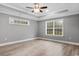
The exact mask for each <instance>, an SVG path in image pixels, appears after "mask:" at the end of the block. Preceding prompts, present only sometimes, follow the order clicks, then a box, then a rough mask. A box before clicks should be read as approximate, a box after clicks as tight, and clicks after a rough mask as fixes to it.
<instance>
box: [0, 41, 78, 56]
mask: <svg viewBox="0 0 79 59" xmlns="http://www.w3.org/2000/svg"><path fill="white" fill-rule="evenodd" d="M75 55H77V56H79V46H75V45H69V44H62V43H57V42H51V41H45V40H32V41H28V42H22V43H17V44H13V45H8V46H2V47H0V56H75Z"/></svg>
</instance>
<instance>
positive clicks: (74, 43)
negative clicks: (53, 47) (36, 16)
mask: <svg viewBox="0 0 79 59" xmlns="http://www.w3.org/2000/svg"><path fill="white" fill-rule="evenodd" d="M38 39H43V40H49V41H53V42H60V43H66V44H72V45H78V46H79V43H76V42H68V41H61V40H54V39H48V38H42V37H38Z"/></svg>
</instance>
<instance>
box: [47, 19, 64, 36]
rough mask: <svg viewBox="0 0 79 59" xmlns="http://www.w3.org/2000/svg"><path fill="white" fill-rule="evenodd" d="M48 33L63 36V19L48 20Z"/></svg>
mask: <svg viewBox="0 0 79 59" xmlns="http://www.w3.org/2000/svg"><path fill="white" fill-rule="evenodd" d="M46 35H53V36H63V20H62V19H58V20H50V21H46Z"/></svg>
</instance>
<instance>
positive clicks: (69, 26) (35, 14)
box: [0, 3, 79, 56]
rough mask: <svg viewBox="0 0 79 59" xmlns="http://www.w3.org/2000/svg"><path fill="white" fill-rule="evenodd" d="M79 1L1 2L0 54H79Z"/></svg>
mask: <svg viewBox="0 0 79 59" xmlns="http://www.w3.org/2000/svg"><path fill="white" fill-rule="evenodd" d="M78 55H79V3H0V56H78Z"/></svg>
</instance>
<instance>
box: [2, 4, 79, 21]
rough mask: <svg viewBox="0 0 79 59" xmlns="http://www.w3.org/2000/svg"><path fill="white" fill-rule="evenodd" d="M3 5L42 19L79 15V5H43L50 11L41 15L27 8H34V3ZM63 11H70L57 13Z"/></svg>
mask: <svg viewBox="0 0 79 59" xmlns="http://www.w3.org/2000/svg"><path fill="white" fill-rule="evenodd" d="M2 5H5V6H8V7H10V8H13V9H16V10H18V11H22V12H25V13H27V14H29V15H31V16H34V17H37V18H38V17H40V19H46V18H50V17H52V16H55V17H59V16H60V15H61V16H62V15H71V14H78V13H79V3H44V4H43V5H47V7H48V8H47V9H46V10H48V11H47V12H46V10H44V12H43V13H39V14H35V13H32V12H31V11H32V10H31V9H27V8H26V7H27V6H30V7H32V6H33V3H6V4H2ZM61 10H68V11H67V12H64V13H58V14H57V13H56V12H59V11H61Z"/></svg>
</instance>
